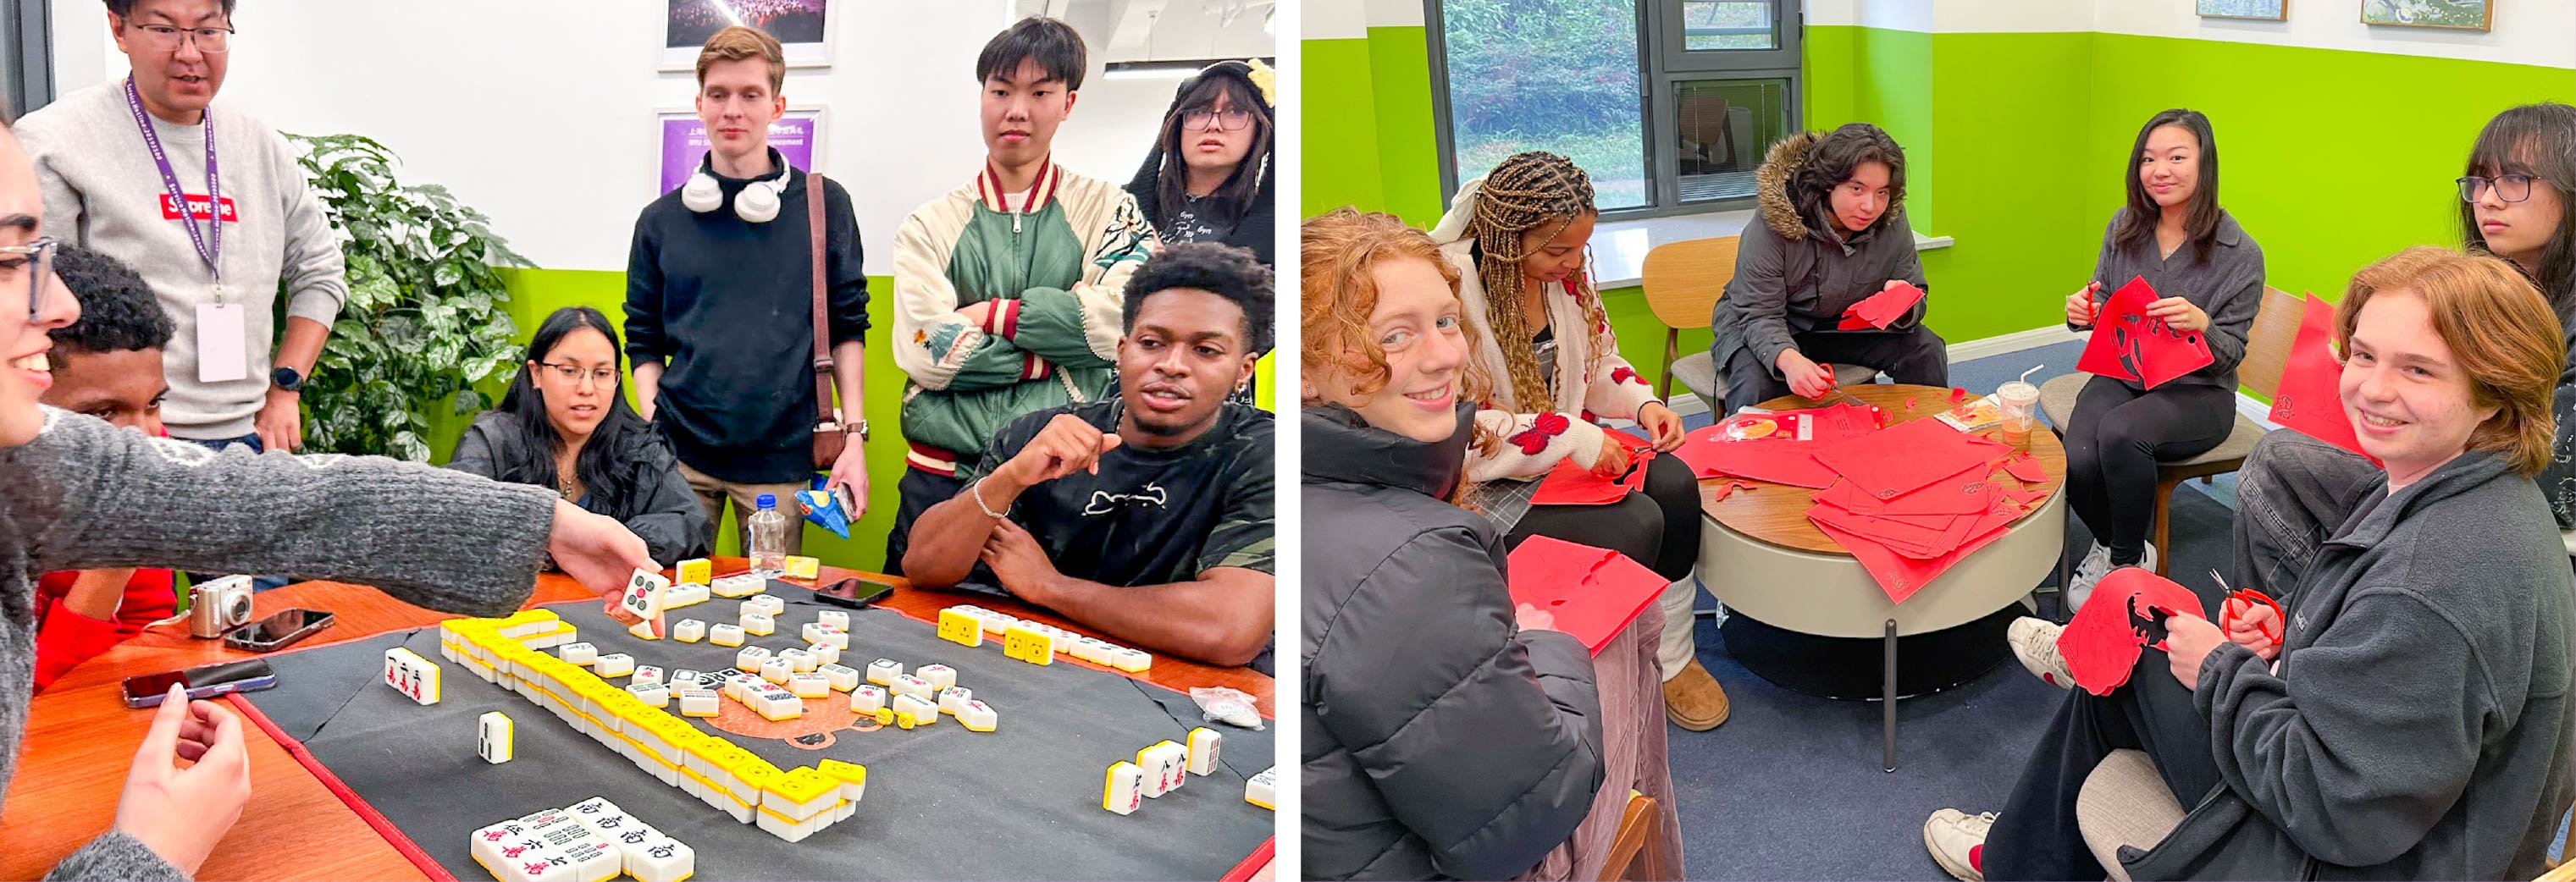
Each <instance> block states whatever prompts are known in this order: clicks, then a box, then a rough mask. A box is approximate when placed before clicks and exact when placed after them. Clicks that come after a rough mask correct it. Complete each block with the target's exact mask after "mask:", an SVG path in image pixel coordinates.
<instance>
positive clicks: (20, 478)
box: [0, 408, 555, 616]
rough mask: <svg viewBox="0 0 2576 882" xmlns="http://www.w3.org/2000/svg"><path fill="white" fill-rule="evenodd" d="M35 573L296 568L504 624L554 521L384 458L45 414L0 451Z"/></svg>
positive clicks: (531, 579) (518, 499) (527, 586)
mask: <svg viewBox="0 0 2576 882" xmlns="http://www.w3.org/2000/svg"><path fill="white" fill-rule="evenodd" d="M0 480H5V481H6V483H7V485H8V486H9V487H10V494H9V495H10V500H9V502H8V503H7V504H8V506H9V513H10V515H11V516H12V517H13V518H15V519H16V522H17V524H18V526H19V529H21V530H23V531H25V538H26V540H27V542H28V545H29V548H28V556H29V559H30V561H31V562H32V563H33V564H34V569H35V570H36V571H38V572H45V571H51V570H69V569H93V568H98V567H130V566H159V567H170V568H173V569H181V570H192V571H198V572H218V573H293V574H297V575H302V576H309V577H314V578H321V579H330V580H334V581H343V582H357V583H361V584H367V585H374V586H377V587H380V588H383V589H384V590H385V592H386V593H388V594H391V595H393V596H394V597H395V598H396V599H399V600H402V601H403V602H406V603H410V604H413V605H416V606H422V607H427V608H429V609H434V610H439V611H442V612H453V613H463V614H466V615H476V616H499V615H507V614H509V613H510V612H511V611H513V610H516V609H518V608H519V606H520V605H521V604H523V603H525V602H526V601H527V599H528V594H529V592H530V590H531V589H532V588H533V587H534V585H535V584H536V574H537V564H538V556H539V554H540V553H541V552H542V551H543V550H544V548H545V543H546V536H547V534H548V531H549V530H550V529H551V528H552V526H553V523H554V502H555V498H554V494H552V493H549V492H547V491H546V490H545V489H544V488H540V487H527V486H521V485H516V484H502V483H497V482H494V481H491V480H487V479H484V478H480V477H476V476H473V475H467V474H463V473H459V472H453V471H448V470H445V469H437V468H431V467H429V466H425V465H419V464H416V463H403V462H396V461H394V460H390V459H384V458H380V457H350V456H338V455H331V454H320V455H311V456H295V455H291V454H286V453H267V454H254V453H251V452H249V450H247V449H245V448H241V447H234V448H232V449H230V450H227V451H225V452H223V453H216V452H214V451H211V450H207V449H206V448H204V447H200V446H197V445H194V444H188V443H184V442H177V441H170V440H166V439H156V438H149V437H145V436H144V435H143V434H142V433H139V432H128V431H122V430H119V429H117V428H115V427H113V426H110V425H108V424H107V423H105V422H102V421H99V420H97V419H94V418H91V417H86V416H81V415H78V414H72V413H68V412H65V411H60V410H55V409H52V408H47V409H45V425H44V429H43V431H42V432H41V433H39V434H38V435H37V437H36V439H35V440H34V441H32V442H30V443H28V444H26V445H24V446H21V447H17V448H12V449H8V450H5V451H0Z"/></svg>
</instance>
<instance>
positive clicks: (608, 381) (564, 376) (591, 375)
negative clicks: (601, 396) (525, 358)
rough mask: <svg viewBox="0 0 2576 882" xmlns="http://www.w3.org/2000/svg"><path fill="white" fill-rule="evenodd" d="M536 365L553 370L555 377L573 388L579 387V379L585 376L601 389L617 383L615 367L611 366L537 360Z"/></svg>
mask: <svg viewBox="0 0 2576 882" xmlns="http://www.w3.org/2000/svg"><path fill="white" fill-rule="evenodd" d="M537 366H538V367H541V368H547V369H549V370H552V371H554V375H555V378H556V379H559V380H562V381H564V382H566V383H569V384H572V386H573V387H574V388H580V387H581V381H582V380H583V379H585V378H587V379H589V380H590V381H591V383H592V384H594V385H597V386H599V387H600V388H603V389H605V388H608V387H611V386H615V385H617V369H616V368H613V367H604V368H589V369H584V368H583V367H582V366H581V365H577V364H555V363H553V362H544V361H541V362H537Z"/></svg>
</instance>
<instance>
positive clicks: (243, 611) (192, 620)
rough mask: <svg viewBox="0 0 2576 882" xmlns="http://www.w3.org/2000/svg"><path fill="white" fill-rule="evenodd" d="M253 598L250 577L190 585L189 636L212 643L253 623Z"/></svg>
mask: <svg viewBox="0 0 2576 882" xmlns="http://www.w3.org/2000/svg"><path fill="white" fill-rule="evenodd" d="M250 595H251V590H250V577H249V576H225V577H223V578H221V579H216V580H214V581H212V582H206V583H203V584H198V585H190V586H188V636H191V637H199V638H204V639H208V640H212V639H214V638H217V637H221V636H224V632H226V631H230V630H232V629H234V628H237V627H240V626H242V625H247V624H250Z"/></svg>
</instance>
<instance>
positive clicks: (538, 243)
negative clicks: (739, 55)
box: [52, 0, 1180, 274]
mask: <svg viewBox="0 0 2576 882" xmlns="http://www.w3.org/2000/svg"><path fill="white" fill-rule="evenodd" d="M52 2H53V13H54V20H55V22H56V35H55V36H56V39H55V47H56V52H57V54H58V61H59V63H58V65H57V75H58V77H59V80H58V85H57V88H58V90H60V91H62V92H69V91H71V90H73V89H78V88H81V87H84V86H88V85H90V84H92V83H96V82H102V81H105V80H108V79H110V78H113V77H121V76H123V75H124V74H125V70H126V68H125V57H124V56H123V55H121V54H118V53H116V52H115V50H114V49H113V43H112V41H110V40H108V38H107V37H106V34H107V24H106V13H105V11H104V10H103V8H102V6H101V4H100V3H99V2H98V0H52ZM844 2H845V3H846V4H847V5H846V7H845V8H844V9H843V10H842V12H841V13H840V17H839V19H838V20H837V22H836V27H837V29H838V42H837V45H836V47H835V54H836V56H837V60H836V63H835V64H834V65H833V66H831V67H829V68H807V69H790V70H789V71H788V73H787V84H786V87H785V89H784V90H783V91H784V92H785V93H786V95H787V100H788V102H789V103H791V104H808V103H814V104H821V105H824V106H825V107H827V108H828V116H827V119H826V123H825V132H824V139H823V140H824V145H823V146H824V156H823V159H822V163H821V164H822V169H823V171H824V173H825V174H828V175H830V176H831V177H833V178H834V179H835V180H837V181H839V182H840V183H841V185H842V186H844V187H847V188H849V189H850V191H851V193H852V195H853V196H854V197H855V198H856V200H857V203H858V215H859V225H860V231H861V233H862V235H863V236H864V237H865V241H866V244H867V246H868V247H867V271H868V272H870V273H875V274H889V273H891V272H892V268H893V264H892V258H893V251H892V248H891V247H890V243H891V242H892V241H893V238H894V231H895V229H896V228H897V227H898V226H900V225H901V223H902V221H903V217H904V215H906V214H908V213H910V212H911V211H912V209H914V208H915V207H918V206H919V205H921V204H922V203H924V202H927V201H929V200H931V199H933V198H936V197H937V196H939V195H940V194H942V193H945V192H947V191H949V190H951V189H955V188H957V187H960V186H964V185H965V184H966V183H967V182H968V181H970V180H971V179H972V178H973V177H974V175H975V173H976V172H977V171H979V170H980V169H981V167H982V166H981V158H982V156H983V152H984V149H983V141H982V138H981V136H980V135H979V134H978V133H977V127H978V124H977V120H976V96H977V89H976V85H975V83H974V82H973V80H974V59H975V54H976V52H977V51H978V50H979V49H981V48H982V47H983V44H984V42H985V41H986V40H988V39H990V38H991V37H992V35H993V34H994V33H995V32H997V31H999V30H1000V29H1001V28H1002V27H1003V26H1005V25H1007V24H1008V23H1009V12H1008V4H1007V2H1006V0H941V2H935V3H933V2H910V0H844ZM611 8H614V9H618V10H625V11H624V12H620V13H617V14H611V13H610V12H608V11H606V10H609V9H611ZM660 8H661V4H660V3H659V2H654V3H620V4H614V5H613V7H612V5H610V4H593V3H559V2H545V3H529V2H524V0H443V2H439V3H369V4H365V5H364V6H363V7H360V6H359V5H358V4H353V3H349V2H347V0H260V2H256V3H245V4H242V7H241V9H240V11H239V12H238V13H236V15H235V22H234V24H235V26H236V27H238V28H240V29H241V34H240V35H239V36H237V37H235V38H234V41H233V51H232V55H233V56H234V57H233V59H232V67H231V72H230V74H229V75H228V77H227V80H226V82H225V85H224V90H223V96H222V98H221V99H220V100H221V101H222V102H226V103H231V104H235V105H238V106H240V107H243V108H244V109H246V110H248V111H249V112H252V113H255V114H257V115H259V116H260V117H261V118H263V119H265V120H266V121H267V122H268V123H269V124H270V125H272V126H274V127H276V128H278V129H279V130H282V131H289V132H298V133H310V134H321V133H334V132H354V133H358V134H364V135H367V136H369V137H373V138H375V139H377V140H379V141H382V142H384V143H385V144H386V145H387V146H389V147H392V148H393V149H394V150H395V151H396V152H397V153H399V154H400V155H401V156H402V158H403V160H404V164H403V167H402V168H400V169H398V170H397V171H398V174H399V175H400V176H401V178H402V180H404V181H406V182H412V183H439V184H445V185H447V186H448V187H449V188H450V189H453V190H454V191H456V193H457V195H458V197H459V198H461V199H463V200H464V201H465V202H466V203H467V204H469V205H472V206H474V207H476V208H478V209H480V210H482V211H483V212H485V213H486V214H489V215H491V216H492V218H493V222H494V228H495V230H496V231H497V232H499V233H500V234H501V235H502V237H503V238H506V239H508V240H509V241H510V244H511V246H512V247H513V248H516V249H517V250H518V251H519V252H520V253H522V254H526V255H528V256H529V258H530V259H532V260H534V261H536V262H537V264H538V265H539V266H543V267H548V268H555V269H605V270H623V269H624V268H625V266H626V251H627V245H628V242H629V240H630V238H631V237H632V235H633V231H634V221H635V213H636V212H637V211H638V210H639V209H641V208H642V207H643V206H644V204H645V203H647V202H650V201H651V200H652V199H653V198H654V197H655V196H657V195H659V194H658V193H657V192H656V190H655V186H656V183H657V181H656V174H657V172H656V169H657V167H658V166H657V163H658V161H659V158H658V156H657V154H658V152H659V149H660V145H659V142H658V141H657V140H656V138H655V133H654V130H653V114H654V111H655V110H656V109H657V108H666V107H667V108H686V107H688V106H689V99H690V97H691V96H692V95H693V94H694V92H695V88H696V81H695V78H694V77H693V75H692V74H691V73H690V72H688V71H677V72H670V73H663V72H659V71H657V70H656V69H655V68H656V64H657V62H656V58H657V56H658V48H659V46H660V44H661V37H662V31H661V28H662V19H661V17H660V15H659V13H658V10H659V9H660ZM358 10H362V12H361V11H358ZM566 34H577V35H579V37H578V38H577V39H569V40H566V39H559V37H560V35H566ZM1084 36H1085V38H1086V39H1087V40H1093V41H1095V46H1096V45H1097V40H1098V38H1097V37H1095V36H1094V35H1090V34H1086V35H1084ZM1179 81H1180V80H1179V78H1178V77H1173V78H1166V79H1144V80H1110V79H1105V78H1103V77H1102V76H1101V75H1100V61H1099V53H1098V52H1097V51H1095V52H1094V63H1093V69H1092V72H1091V75H1090V76H1089V77H1088V78H1086V80H1085V81H1084V86H1083V89H1082V91H1081V93H1080V95H1081V97H1080V98H1078V99H1076V104H1075V106H1074V112H1073V116H1072V118H1071V119H1069V120H1067V121H1066V123H1065V126H1064V128H1063V130H1062V131H1061V132H1060V133H1059V135H1058V137H1057V140H1056V159H1057V161H1058V162H1060V163H1062V164H1064V165H1065V166H1066V167H1067V168H1070V169H1072V170H1074V171H1076V172H1080V173H1082V174H1086V175H1090V176H1092V177H1096V178H1101V179H1103V180H1107V181H1110V182H1111V183H1113V184H1122V185H1123V184H1125V183H1126V181H1127V178H1128V176H1129V175H1131V174H1133V173H1134V172H1135V170H1136V166H1137V164H1138V163H1140V162H1141V161H1143V159H1144V151H1145V149H1146V148H1147V146H1149V145H1150V144H1151V143H1152V139H1153V132H1154V130H1155V126H1156V125H1157V124H1158V123H1159V122H1160V121H1161V119H1162V115H1163V111H1164V109H1165V108H1166V107H1167V106H1169V104H1170V103H1171V99H1172V90H1173V89H1174V88H1175V87H1176V86H1178V85H1179Z"/></svg>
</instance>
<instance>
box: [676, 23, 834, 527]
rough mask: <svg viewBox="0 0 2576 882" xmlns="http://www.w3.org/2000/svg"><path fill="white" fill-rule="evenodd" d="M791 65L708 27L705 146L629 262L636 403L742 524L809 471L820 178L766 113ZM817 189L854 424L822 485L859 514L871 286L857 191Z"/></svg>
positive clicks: (701, 488)
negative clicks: (812, 203)
mask: <svg viewBox="0 0 2576 882" xmlns="http://www.w3.org/2000/svg"><path fill="white" fill-rule="evenodd" d="M786 78H787V62H786V56H785V54H784V52H783V51H782V50H781V49H780V48H779V45H778V41H777V40H776V39H774V38H772V37H770V36H769V35H768V34H765V33H761V32H760V31H758V30H755V29H752V28H747V27H741V26H735V27H729V28H725V29H724V30H721V31H718V32H716V34H715V36H713V37H709V38H708V39H707V44H706V48H704V49H703V50H700V51H699V53H698V96H697V108H698V119H699V121H701V122H703V123H705V124H706V129H707V141H708V147H709V149H708V151H707V156H706V159H704V160H703V161H701V162H700V164H699V166H698V172H697V174H694V175H691V176H690V177H689V181H688V183H687V184H685V185H683V186H681V187H680V188H679V189H677V190H673V191H671V192H669V193H665V194H662V197H661V198H659V199H655V200H653V204H651V205H648V206H645V208H644V213H643V215H642V216H640V217H637V218H636V219H635V244H634V247H633V249H632V250H631V251H630V252H629V254H628V256H627V261H626V354H627V356H628V357H630V358H632V359H634V363H635V399H636V401H635V403H636V409H637V410H638V411H639V412H640V413H642V414H643V415H644V418H645V419H648V420H651V421H652V422H653V425H654V427H655V428H656V429H657V430H659V431H660V432H661V433H662V436H663V437H664V438H666V439H668V440H669V441H670V443H671V448H672V450H673V452H675V453H677V454H678V455H679V459H680V474H681V475H682V476H683V477H686V478H687V479H688V481H689V487H690V489H692V490H694V491H696V492H697V495H698V502H699V504H701V505H704V506H706V509H707V519H708V520H709V521H712V522H714V523H717V524H722V523H724V508H725V502H726V500H728V499H730V500H731V501H732V502H733V507H734V520H735V524H736V526H737V528H742V527H745V526H746V523H745V522H747V521H748V520H749V518H750V516H751V514H752V511H753V500H754V499H756V498H758V497H759V496H761V495H764V494H766V495H771V496H774V497H775V498H776V499H777V500H778V501H779V502H780V504H781V508H782V509H791V508H792V505H793V503H792V502H790V500H792V499H793V497H794V494H795V492H796V491H798V490H803V489H805V487H806V482H807V481H808V480H809V479H810V478H811V476H812V475H813V473H814V470H815V461H814V459H815V458H814V449H815V447H814V444H813V438H814V434H813V433H814V432H815V431H817V428H816V418H815V414H816V410H815V396H816V394H817V393H816V390H815V382H814V372H815V370H816V365H815V355H816V353H815V352H814V324H813V319H812V318H811V316H812V315H813V312H814V305H813V297H814V279H813V263H812V260H813V253H814V251H813V245H812V243H811V239H810V233H811V231H812V225H811V224H810V222H809V221H808V220H807V217H808V216H809V215H808V206H807V205H806V200H807V199H808V198H809V195H810V194H811V193H812V192H813V191H812V189H811V188H810V187H808V186H807V184H808V182H809V181H812V180H813V178H811V177H809V176H808V175H806V174H805V173H803V172H800V171H797V170H795V169H794V168H792V167H790V166H788V165H787V163H786V160H785V158H784V157H782V156H780V155H779V153H778V151H776V150H773V149H770V147H769V124H770V123H771V122H773V121H776V120H777V119H778V117H779V115H780V114H783V113H785V112H786V110H787V99H786V97H785V96H783V95H782V94H780V89H781V87H782V86H784V85H785V81H786ZM822 198H823V200H824V202H823V218H824V223H823V226H824V233H823V252H824V253H823V260H822V263H823V278H824V284H825V288H826V290H827V292H828V296H827V297H826V298H825V304H824V310H823V311H824V313H825V314H826V321H827V322H828V323H829V324H830V329H829V337H830V340H831V352H830V353H829V356H828V357H829V358H830V359H831V373H832V376H833V380H834V382H835V385H836V386H837V387H838V391H839V397H840V405H841V411H840V412H841V413H842V414H843V415H844V417H845V418H844V419H843V420H841V421H839V422H840V425H842V426H843V427H845V431H846V432H847V433H848V434H849V435H850V436H853V437H850V438H849V439H848V443H847V444H846V445H845V446H844V447H843V448H842V450H841V454H840V457H839V459H838V460H837V461H835V462H834V463H833V464H832V466H831V477H830V478H828V479H827V486H828V487H829V489H832V490H835V491H841V492H840V494H839V495H840V496H841V499H842V503H843V505H845V506H847V507H848V508H849V509H850V510H849V512H848V514H849V517H850V519H851V520H853V521H855V520H857V519H858V518H859V516H860V515H861V514H863V513H865V511H866V509H867V499H868V473H867V461H866V455H865V451H864V449H863V448H864V445H863V443H862V442H863V441H864V440H865V439H866V437H867V420H865V419H863V418H861V414H863V413H865V408H864V405H863V402H862V400H861V396H862V395H863V394H864V392H865V390H866V388H867V387H866V385H865V378H864V377H863V376H862V367H861V366H862V365H863V364H864V362H865V360H866V349H865V344H864V342H863V339H864V337H865V335H866V333H867V330H868V283H867V277H866V276H865V275H864V274H862V273H861V271H860V261H859V229H858V217H857V216H856V215H855V214H853V213H852V211H851V205H850V194H849V191H847V190H844V189H842V188H841V185H840V182H838V181H832V180H828V179H826V180H824V181H823V188H822ZM788 520H789V522H790V523H791V524H794V523H796V522H797V521H799V520H800V519H799V518H797V517H796V516H795V515H793V514H792V513H791V514H790V515H789V517H788ZM803 534H804V531H803V530H801V529H790V530H788V531H787V549H788V553H789V554H797V553H800V552H801V551H802V546H803V544H804V543H803ZM742 535H744V536H746V537H748V536H749V530H748V529H743V530H742Z"/></svg>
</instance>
